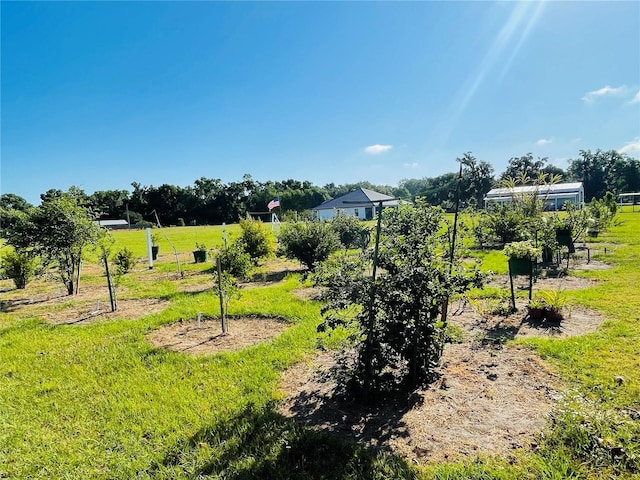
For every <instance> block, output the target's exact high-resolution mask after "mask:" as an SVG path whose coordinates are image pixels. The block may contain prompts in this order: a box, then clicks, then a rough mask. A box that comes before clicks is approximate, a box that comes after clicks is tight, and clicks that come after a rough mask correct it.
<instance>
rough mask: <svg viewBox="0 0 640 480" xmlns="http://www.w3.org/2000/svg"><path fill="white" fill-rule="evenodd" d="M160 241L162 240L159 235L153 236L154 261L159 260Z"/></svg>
mask: <svg viewBox="0 0 640 480" xmlns="http://www.w3.org/2000/svg"><path fill="white" fill-rule="evenodd" d="M158 240H160V236H159V235H158V234H157V233H152V234H151V258H152V259H153V260H157V259H158V252H159V251H160V247H159V246H158Z"/></svg>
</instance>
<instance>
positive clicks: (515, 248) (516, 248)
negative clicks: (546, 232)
mask: <svg viewBox="0 0 640 480" xmlns="http://www.w3.org/2000/svg"><path fill="white" fill-rule="evenodd" d="M503 251H504V254H505V255H506V256H507V257H509V258H512V259H522V260H535V259H536V258H538V255H540V248H538V247H534V246H533V244H532V243H531V242H529V241H524V242H513V243H510V244H509V245H507V246H506V247H504V250H503Z"/></svg>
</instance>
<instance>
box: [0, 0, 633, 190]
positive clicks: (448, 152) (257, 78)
mask: <svg viewBox="0 0 640 480" xmlns="http://www.w3.org/2000/svg"><path fill="white" fill-rule="evenodd" d="M1 23H2V25H1V26H2V31H1V35H2V45H1V49H2V50H1V54H2V64H1V67H2V70H1V88H2V90H1V109H2V110H1V121H2V130H1V133H2V140H1V147H2V151H1V153H2V159H1V160H2V163H1V177H0V188H1V191H2V193H9V192H10V193H16V194H18V195H21V196H23V197H25V198H26V199H27V200H29V201H30V202H32V203H38V202H39V194H40V193H42V192H44V191H46V190H48V189H49V188H61V189H66V188H68V187H69V186H70V185H76V186H80V187H81V188H83V189H84V190H85V191H86V192H87V193H91V192H93V191H95V190H106V189H127V190H131V186H130V184H131V182H133V181H137V182H140V183H142V184H143V185H160V184H162V183H170V184H174V185H181V186H186V185H191V184H192V183H193V181H194V180H196V179H198V178H200V177H202V176H205V177H209V178H220V179H222V180H223V181H224V182H229V181H236V180H240V179H241V177H242V175H243V174H245V173H249V174H251V175H252V176H253V177H254V178H255V179H257V180H260V181H265V180H282V179H286V178H295V179H299V180H310V181H312V182H313V183H315V184H317V185H324V184H326V183H329V182H334V183H336V184H340V183H348V182H355V181H359V180H368V181H371V182H372V183H385V184H391V185H395V184H397V182H398V181H399V180H401V179H403V178H420V177H425V176H428V177H433V176H437V175H440V174H442V173H446V172H451V171H456V169H457V166H456V162H455V159H456V157H459V156H461V155H462V154H463V153H464V152H467V151H471V152H473V153H474V154H475V156H476V157H477V158H478V159H480V160H486V161H489V162H491V163H492V164H493V165H494V167H495V169H496V172H497V173H499V172H501V171H502V170H504V168H505V166H506V164H507V162H508V160H509V158H510V157H512V156H520V155H524V154H526V153H527V152H532V153H533V154H534V156H540V157H549V159H550V161H551V163H554V164H556V165H558V166H560V167H563V168H565V167H566V165H567V159H568V158H573V157H576V156H577V155H578V153H579V150H581V149H597V148H602V149H607V150H608V149H616V150H620V151H623V152H625V153H628V154H630V155H631V156H634V157H636V158H638V157H640V2H545V3H535V2H527V3H516V2H496V3H494V2H423V3H417V2H412V3H384V2H375V3H369V2H337V3H327V2H317V3H310V2H280V3H268V2H259V3H250V2H241V3H224V2H220V3H217V2H195V3H190V2H135V3H134V2H111V3H106V2H105V3H102V2H37V3H32V2H15V3H13V2H5V1H3V2H2V3H1Z"/></svg>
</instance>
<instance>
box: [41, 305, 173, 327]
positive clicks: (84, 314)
mask: <svg viewBox="0 0 640 480" xmlns="http://www.w3.org/2000/svg"><path fill="white" fill-rule="evenodd" d="M167 306H169V301H168V300H160V299H157V298H144V299H136V300H118V301H117V310H116V311H115V312H112V311H111V303H110V302H109V300H108V299H106V300H96V301H93V300H92V301H91V302H82V304H80V305H78V306H72V307H68V308H65V309H64V310H60V311H53V312H50V313H45V314H44V315H43V316H44V317H45V319H46V320H47V321H48V322H50V323H53V324H55V325H91V324H93V323H96V322H104V321H106V320H120V319H124V318H127V319H131V320H135V319H137V318H140V317H144V316H145V315H149V314H151V313H157V312H160V311H162V310H164V309H165V308H167Z"/></svg>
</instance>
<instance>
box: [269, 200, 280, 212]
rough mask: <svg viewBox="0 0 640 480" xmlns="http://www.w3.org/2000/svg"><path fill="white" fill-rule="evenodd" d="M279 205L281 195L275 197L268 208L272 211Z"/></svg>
mask: <svg viewBox="0 0 640 480" xmlns="http://www.w3.org/2000/svg"><path fill="white" fill-rule="evenodd" d="M279 206H280V197H273V200H271V201H270V202H269V205H267V208H268V209H269V211H271V210H273V209H274V208H276V207H279Z"/></svg>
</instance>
